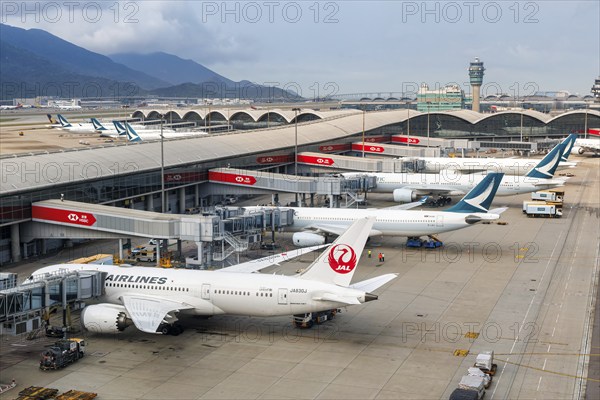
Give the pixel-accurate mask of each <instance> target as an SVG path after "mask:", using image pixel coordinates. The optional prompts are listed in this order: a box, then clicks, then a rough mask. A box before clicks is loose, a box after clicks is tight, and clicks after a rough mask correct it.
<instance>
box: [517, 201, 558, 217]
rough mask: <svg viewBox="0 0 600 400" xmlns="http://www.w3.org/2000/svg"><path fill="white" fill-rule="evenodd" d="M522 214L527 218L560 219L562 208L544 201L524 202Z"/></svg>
mask: <svg viewBox="0 0 600 400" xmlns="http://www.w3.org/2000/svg"><path fill="white" fill-rule="evenodd" d="M523 212H524V213H525V214H526V215H527V216H528V217H544V218H560V217H562V206H561V205H560V204H552V203H546V202H545V201H524V202H523Z"/></svg>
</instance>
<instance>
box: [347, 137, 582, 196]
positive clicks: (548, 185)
mask: <svg viewBox="0 0 600 400" xmlns="http://www.w3.org/2000/svg"><path fill="white" fill-rule="evenodd" d="M574 142H575V135H573V136H572V137H571V138H570V139H569V140H565V141H563V142H562V143H560V144H559V145H557V146H555V147H554V148H553V149H552V151H550V152H549V153H548V154H546V156H545V157H544V158H543V159H542V160H540V162H539V163H538V164H537V165H536V166H535V167H534V168H532V169H531V170H530V171H529V172H528V173H527V175H525V176H521V175H505V176H504V178H502V182H500V186H499V187H498V192H497V193H496V195H498V196H510V195H515V194H523V193H531V192H536V191H538V190H546V189H552V188H556V187H559V186H564V184H565V182H566V180H567V178H558V179H553V176H554V172H555V171H556V168H557V167H558V164H559V162H560V161H561V159H562V156H563V154H564V153H565V152H566V151H567V148H568V151H570V149H571V147H572V146H573V143H574ZM361 175H368V176H374V177H375V178H376V179H377V186H376V187H375V188H374V189H373V190H372V192H373V193H392V195H393V199H394V201H396V202H410V201H414V200H416V199H417V197H419V196H426V195H443V196H459V195H460V196H462V195H464V194H465V193H467V192H468V191H469V190H471V189H472V188H473V187H474V186H475V185H477V184H478V183H479V182H481V180H482V179H483V178H484V176H485V175H483V174H480V173H474V174H462V173H460V172H457V171H452V170H445V171H442V172H440V173H437V174H414V173H385V172H378V173H357V172H348V173H344V174H342V176H344V177H345V178H351V177H355V176H361Z"/></svg>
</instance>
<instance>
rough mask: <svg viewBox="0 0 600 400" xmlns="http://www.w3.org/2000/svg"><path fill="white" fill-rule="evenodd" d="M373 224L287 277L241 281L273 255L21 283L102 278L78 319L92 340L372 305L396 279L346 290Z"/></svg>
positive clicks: (360, 224) (72, 267) (359, 224)
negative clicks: (234, 318) (226, 263)
mask: <svg viewBox="0 0 600 400" xmlns="http://www.w3.org/2000/svg"><path fill="white" fill-rule="evenodd" d="M373 222H374V218H361V219H358V220H357V221H355V222H354V223H353V224H352V225H351V226H350V227H349V228H348V229H347V230H346V231H345V232H344V233H343V234H342V235H341V236H340V237H339V238H338V239H337V240H336V241H335V242H334V243H333V244H332V246H330V247H329V248H328V249H326V250H325V251H324V252H323V253H321V255H320V256H319V257H318V258H317V259H316V260H315V261H314V262H313V263H312V264H311V265H310V266H309V267H308V268H307V269H306V270H305V271H304V272H302V273H300V274H298V275H295V276H285V275H267V274H253V273H249V272H253V271H257V270H260V269H262V268H265V267H266V266H268V265H272V264H274V263H276V262H278V261H280V260H281V259H283V256H282V255H280V256H279V257H278V258H277V259H276V261H275V262H273V256H269V257H265V258H264V259H262V260H257V261H250V262H248V263H245V264H243V265H236V266H233V267H229V268H224V269H221V270H218V271H193V270H164V269H155V268H145V267H130V268H122V267H119V266H113V265H108V266H107V265H92V264H61V265H54V266H50V267H45V268H41V269H39V270H37V271H36V272H34V275H33V276H32V277H30V278H29V279H28V280H30V281H34V280H35V277H36V276H39V275H41V274H51V273H56V272H57V271H60V270H67V271H90V270H92V271H102V272H106V273H107V274H108V275H107V277H106V279H105V295H104V296H103V298H102V299H101V301H103V303H101V304H96V305H90V306H87V307H85V308H84V309H83V311H82V312H81V322H82V324H83V326H84V327H85V328H86V329H87V330H89V331H94V332H100V333H117V332H120V331H123V330H124V329H125V328H127V326H128V325H130V324H131V322H133V324H134V325H135V326H136V327H137V328H138V329H139V330H141V331H143V332H148V333H163V334H168V333H171V334H179V333H180V332H181V330H182V329H181V327H180V326H179V325H178V324H175V322H176V321H177V314H178V313H185V314H192V315H203V316H212V315H219V314H233V315H248V316H257V317H269V316H278V315H292V314H306V313H314V312H320V311H326V310H332V309H337V308H339V307H346V306H350V305H355V304H361V303H366V302H368V301H372V300H376V299H377V295H375V294H371V293H370V292H371V291H373V290H375V289H377V288H379V287H380V286H382V285H384V284H386V283H387V282H389V281H391V280H392V279H394V278H396V276H397V274H386V275H381V276H378V277H375V278H371V279H367V280H366V281H362V282H358V283H354V284H350V281H351V280H352V275H353V274H354V272H355V271H356V267H357V265H358V259H359V258H360V255H361V253H362V251H363V248H364V246H365V243H366V241H367V237H368V233H369V232H370V231H371V227H372V226H373Z"/></svg>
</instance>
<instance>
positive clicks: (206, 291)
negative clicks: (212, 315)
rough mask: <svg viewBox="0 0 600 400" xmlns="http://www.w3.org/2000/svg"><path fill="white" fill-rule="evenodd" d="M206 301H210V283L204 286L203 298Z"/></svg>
mask: <svg viewBox="0 0 600 400" xmlns="http://www.w3.org/2000/svg"><path fill="white" fill-rule="evenodd" d="M201 297H202V298H203V299H204V300H210V285H209V284H208V283H204V284H203V285H202V296H201Z"/></svg>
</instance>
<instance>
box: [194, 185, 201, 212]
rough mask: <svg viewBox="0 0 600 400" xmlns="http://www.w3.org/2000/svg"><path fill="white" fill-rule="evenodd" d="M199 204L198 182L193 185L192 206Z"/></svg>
mask: <svg viewBox="0 0 600 400" xmlns="http://www.w3.org/2000/svg"><path fill="white" fill-rule="evenodd" d="M197 206H200V184H197V185H194V207H197Z"/></svg>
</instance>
